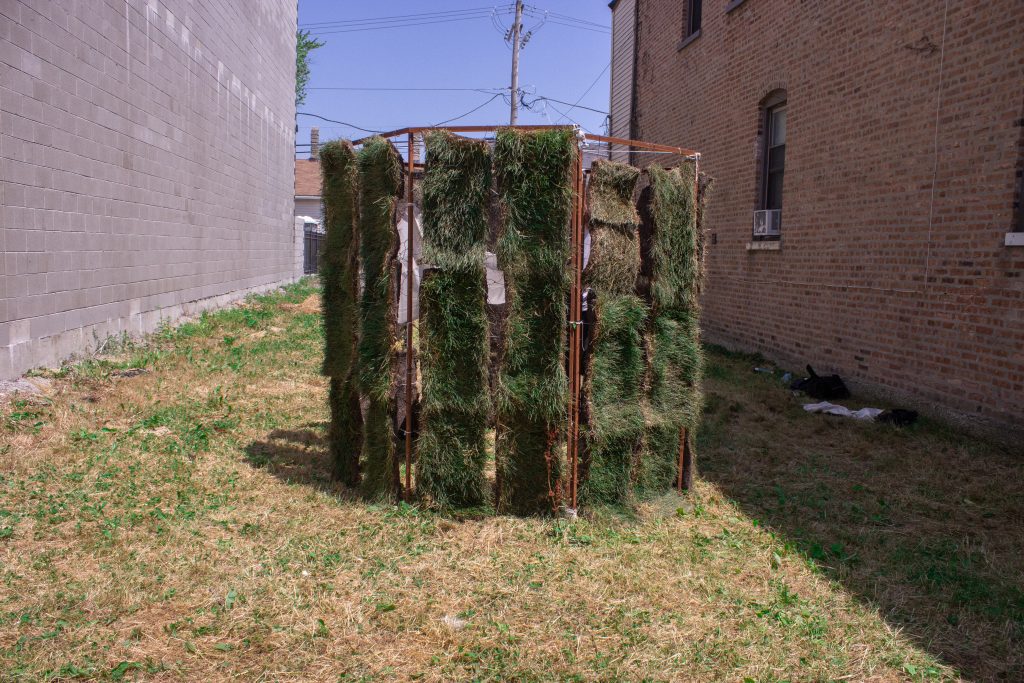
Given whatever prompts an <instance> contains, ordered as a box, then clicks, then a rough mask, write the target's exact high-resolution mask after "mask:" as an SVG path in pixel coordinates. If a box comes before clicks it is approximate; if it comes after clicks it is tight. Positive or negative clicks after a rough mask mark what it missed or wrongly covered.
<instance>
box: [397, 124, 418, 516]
mask: <svg viewBox="0 0 1024 683" xmlns="http://www.w3.org/2000/svg"><path fill="white" fill-rule="evenodd" d="M408 143H409V144H408V148H407V150H406V162H407V164H408V172H407V175H406V183H405V204H406V238H405V282H406V291H405V496H404V497H405V500H406V502H408V501H410V500H412V380H413V372H412V328H413V326H412V313H413V307H412V296H413V284H414V282H413V281H414V279H415V272H414V265H413V243H414V239H415V238H414V228H413V221H414V219H415V215H414V211H413V191H412V184H413V172H414V170H415V169H414V167H415V163H416V140H415V136H414V134H413V133H412V132H410V133H409V138H408ZM399 285H401V283H399Z"/></svg>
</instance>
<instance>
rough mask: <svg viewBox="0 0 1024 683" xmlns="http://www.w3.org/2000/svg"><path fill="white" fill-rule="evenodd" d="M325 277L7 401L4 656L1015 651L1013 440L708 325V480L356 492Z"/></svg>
mask: <svg viewBox="0 0 1024 683" xmlns="http://www.w3.org/2000/svg"><path fill="white" fill-rule="evenodd" d="M315 294H316V291H315V289H313V288H312V287H311V284H310V283H309V281H305V282H303V283H300V284H298V285H294V286H291V287H289V288H288V289H287V290H286V291H285V292H284V293H281V294H274V295H268V296H261V297H257V298H254V299H251V300H250V301H249V302H248V303H246V304H245V305H244V306H241V307H238V308H235V309H232V310H228V311H222V312H218V313H213V314H208V315H205V316H203V317H202V318H200V319H199V320H197V321H195V322H193V323H188V324H186V325H184V326H181V327H179V328H177V329H175V330H166V331H164V332H162V333H161V334H159V335H156V336H155V337H154V338H153V339H152V340H151V342H150V343H149V344H148V345H145V346H138V347H132V346H125V347H124V348H122V349H119V350H118V351H117V353H116V355H112V356H105V357H102V358H98V359H94V360H91V361H88V362H86V363H82V364H79V365H76V366H72V367H69V368H67V369H66V370H64V371H62V372H60V373H58V375H57V376H56V377H54V379H53V384H52V386H51V388H50V389H49V391H48V393H47V394H46V395H44V396H39V397H24V396H19V397H15V400H13V401H9V402H6V403H5V404H3V405H2V409H0V452H2V453H3V458H2V459H0V671H2V672H3V678H5V679H8V680H15V681H35V680H42V679H46V678H50V679H60V680H68V679H72V678H75V677H77V678H80V679H101V680H116V679H119V678H121V679H124V680H133V679H134V680H210V681H218V680H229V679H231V680H239V679H240V680H294V681H323V680H350V681H351V680H366V681H368V680H381V681H387V680H396V679H397V680H409V679H415V680H423V681H451V680H481V681H502V680H524V681H571V680H583V681H591V680H608V681H610V680H631V681H641V680H650V681H709V680H722V681H742V680H744V679H751V680H755V681H771V680H774V681H781V680H853V681H903V680H929V681H930V680H955V679H956V675H957V672H956V671H955V670H952V669H949V668H947V667H946V666H944V665H943V664H941V663H940V660H939V659H938V658H937V657H939V656H941V657H942V658H944V659H945V660H946V661H952V662H956V663H957V664H959V665H960V666H961V667H962V668H961V669H960V671H961V672H962V673H963V674H964V675H965V676H967V677H969V678H975V679H980V680H991V679H993V678H995V676H996V674H997V673H998V672H1006V676H1004V678H1005V679H1006V680H1014V679H1015V678H1019V676H1016V675H1015V673H1016V672H1019V669H1013V668H1012V667H1014V666H1019V654H1020V650H1019V648H1018V647H1017V644H1018V641H1017V640H1016V637H1017V636H1016V634H1017V633H1019V631H1017V630H1014V629H1016V628H1018V627H1017V626H1015V625H1016V624H1019V623H1020V621H1021V609H1020V592H1019V588H1020V581H1019V577H1020V575H1021V572H1022V562H1024V560H1022V559H1021V556H1020V554H1019V552H1017V550H1018V549H1019V548H1020V547H1021V546H1022V544H1024V538H1021V535H1022V529H1024V525H1021V524H1020V521H1021V520H1020V508H1019V505H1018V504H1017V502H1018V501H1019V500H1020V497H1021V481H1024V477H1022V474H1024V472H1022V469H1024V465H1022V464H1021V463H1020V461H1019V460H1015V459H1013V458H1011V457H1008V456H1002V455H999V454H998V453H997V452H995V451H993V450H991V448H990V447H987V446H985V444H983V443H980V442H977V441H974V440H967V439H965V438H963V437H962V436H961V435H959V434H956V433H953V432H947V431H945V430H942V429H940V428H936V427H933V426H929V425H927V424H924V425H921V426H920V427H916V428H912V429H908V430H903V431H898V430H894V429H891V428H889V427H886V426H884V425H875V424H861V423H858V422H856V421H853V420H847V421H843V420H841V419H838V418H836V419H830V418H827V417H824V416H817V415H807V414H805V413H804V412H803V411H802V410H801V409H800V408H799V406H798V405H796V404H794V403H793V402H792V399H791V398H790V396H789V394H788V392H787V391H785V389H784V388H783V387H782V386H781V384H780V383H779V382H778V381H777V380H769V379H767V378H765V377H762V376H760V375H754V374H753V373H752V372H751V371H750V367H751V365H752V363H754V362H761V361H756V360H752V359H749V358H745V357H731V356H726V355H723V354H721V353H719V352H712V353H710V354H709V366H708V378H707V382H706V389H707V395H708V407H707V413H706V415H705V420H704V425H705V426H704V428H703V429H702V431H701V433H700V441H699V447H700V449H701V453H702V454H703V455H704V458H705V465H704V468H703V471H704V472H705V473H706V474H707V476H708V477H709V479H708V480H700V479H698V481H697V484H696V488H695V491H694V492H693V493H692V495H691V496H690V497H687V498H676V497H674V496H672V495H669V496H667V497H665V498H663V499H660V500H658V501H655V502H654V503H652V504H645V505H642V506H641V507H640V509H639V513H638V515H637V516H636V517H635V518H624V517H620V516H614V515H610V514H609V515H603V516H597V517H593V518H590V519H581V520H578V521H577V522H575V523H574V524H567V523H565V522H563V521H557V520H550V519H542V518H514V517H485V518H478V519H470V520H465V521H461V520H458V519H453V518H451V517H448V516H445V515H441V514H437V513H431V512H427V511H424V510H421V509H418V508H414V507H408V506H404V505H403V506H399V507H395V506H392V505H368V504H366V503H363V502H361V501H359V500H357V499H354V498H353V497H352V496H351V494H349V493H348V489H346V488H345V487H343V486H342V485H341V484H340V483H336V482H335V480H334V479H333V478H332V476H331V463H330V460H329V456H328V452H327V444H326V441H325V440H326V431H327V424H326V421H327V407H326V401H325V397H326V391H327V386H326V385H327V379H326V378H324V377H322V376H320V374H319V371H320V363H321V349H322V345H323V332H322V328H321V323H320V316H319V315H318V308H319V303H318V301H317V297H316V296H315ZM108 348H109V346H108ZM139 370H141V371H142V372H141V373H140V374H136V373H137V372H138V371H139ZM130 375H135V376H130ZM950 472H955V473H956V476H949V473H950ZM883 616H888V617H889V618H890V619H891V622H890V623H888V624H887V623H886V622H885V621H884V619H883ZM926 648H930V649H931V652H932V654H930V653H929V651H928V650H927V649H926Z"/></svg>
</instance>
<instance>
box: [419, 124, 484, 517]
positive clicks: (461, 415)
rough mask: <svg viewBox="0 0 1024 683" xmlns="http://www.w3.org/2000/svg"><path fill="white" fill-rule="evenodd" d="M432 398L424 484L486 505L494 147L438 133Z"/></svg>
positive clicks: (428, 387) (427, 205)
mask: <svg viewBox="0 0 1024 683" xmlns="http://www.w3.org/2000/svg"><path fill="white" fill-rule="evenodd" d="M426 149H427V157H426V172H425V175H424V179H423V240H424V243H423V249H424V261H425V262H426V263H430V264H432V265H433V266H434V269H432V270H431V271H430V272H429V274H428V275H427V276H426V277H425V278H424V281H423V286H422V291H421V294H420V302H421V305H422V308H423V314H422V319H421V321H420V359H421V372H422V378H423V396H422V404H421V405H422V412H421V426H420V437H419V441H418V457H419V469H418V475H417V482H416V485H417V488H418V490H419V491H420V492H422V493H426V494H427V495H429V496H430V497H431V498H432V499H433V500H435V501H436V502H438V503H440V504H442V505H451V506H460V507H465V506H474V505H480V504H482V503H484V502H485V500H486V498H487V486H486V480H485V477H484V463H485V461H486V458H487V452H486V440H485V437H486V431H487V422H488V416H489V413H490V396H489V391H488V376H487V373H488V369H487V361H488V346H487V344H488V337H487V334H488V320H487V311H486V302H487V273H486V270H485V269H484V243H485V240H486V237H487V228H488V224H487V213H488V203H489V198H490V186H491V155H490V150H489V148H488V147H487V145H486V143H483V142H476V141H471V140H466V139H463V138H457V137H455V136H453V135H451V134H450V133H447V132H444V131H438V132H434V133H431V134H429V135H428V136H427V138H426Z"/></svg>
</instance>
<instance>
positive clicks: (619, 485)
mask: <svg viewBox="0 0 1024 683" xmlns="http://www.w3.org/2000/svg"><path fill="white" fill-rule="evenodd" d="M639 176H640V171H639V170H638V169H636V168H633V167H631V166H627V165H625V164H618V163H613V162H604V161H601V162H595V163H594V165H593V166H592V167H591V174H590V183H589V184H588V186H587V206H588V207H589V212H590V244H591V248H590V259H589V261H588V263H587V268H586V270H585V271H584V274H583V275H584V283H585V285H587V286H589V287H590V288H591V289H592V290H593V291H594V294H595V300H596V315H595V319H596V320H595V325H594V329H593V334H592V337H591V343H590V354H589V356H588V358H589V367H588V368H587V369H586V370H587V371H586V373H585V374H586V381H585V386H584V400H586V401H587V402H588V405H587V409H586V411H585V413H586V415H587V424H586V426H585V429H584V431H583V433H582V443H581V456H582V457H581V469H580V474H581V482H582V486H581V489H580V494H581V498H582V500H583V501H584V502H587V503H594V502H601V503H622V502H626V501H628V500H629V499H630V497H631V480H632V470H633V463H634V460H635V458H636V456H637V454H638V453H639V450H640V446H641V443H642V441H643V435H644V413H643V408H642V406H641V399H642V394H643V382H644V367H645V366H644V336H643V332H644V327H645V324H646V321H647V314H648V307H647V305H646V304H645V303H644V302H643V300H641V299H640V297H639V296H637V295H636V294H635V293H634V292H635V287H636V278H637V273H638V272H639V270H640V240H639V236H638V235H637V226H638V223H639V216H638V215H637V211H636V206H635V204H634V203H633V191H634V189H635V188H636V183H637V180H638V178H639Z"/></svg>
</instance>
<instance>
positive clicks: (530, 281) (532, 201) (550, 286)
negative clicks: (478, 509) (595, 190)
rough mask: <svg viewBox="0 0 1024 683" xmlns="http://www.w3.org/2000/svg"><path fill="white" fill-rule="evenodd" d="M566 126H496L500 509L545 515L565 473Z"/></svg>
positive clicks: (572, 154) (572, 148)
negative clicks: (560, 445) (503, 323)
mask: <svg viewBox="0 0 1024 683" xmlns="http://www.w3.org/2000/svg"><path fill="white" fill-rule="evenodd" d="M576 154H577V148H576V141H575V137H574V136H573V134H572V132H571V131H562V130H555V131H542V132H529V133H527V132H522V131H518V130H513V129H502V130H500V131H498V134H497V142H496V145H495V150H494V159H495V164H494V166H495V173H496V176H497V180H498V195H499V201H500V208H501V212H502V219H503V220H502V233H501V236H500V238H499V240H498V259H499V263H500V265H501V267H502V269H503V270H504V273H505V286H506V297H507V301H508V321H507V328H506V335H505V348H504V352H503V357H502V361H501V367H500V371H499V378H498V388H497V396H496V409H497V424H498V429H497V442H496V447H495V448H496V460H497V477H498V483H499V491H498V495H499V499H498V501H497V502H498V508H499V509H501V510H505V511H510V512H514V513H519V514H529V513H534V512H542V511H547V510H550V509H551V508H552V505H553V503H554V501H553V500H552V495H553V492H554V489H553V482H557V481H558V478H559V474H560V471H561V467H560V461H559V458H558V455H557V453H558V451H557V442H558V439H559V434H560V430H561V428H562V423H563V421H564V419H565V413H566V401H567V400H568V395H567V394H568V391H567V378H566V375H565V369H564V367H563V360H564V350H565V330H566V298H567V296H568V292H569V269H568V268H567V267H566V264H567V263H568V260H569V235H568V228H569V217H570V213H571V210H572V193H573V187H572V184H573V183H572V175H571V168H572V163H573V161H574V160H575V158H576Z"/></svg>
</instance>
